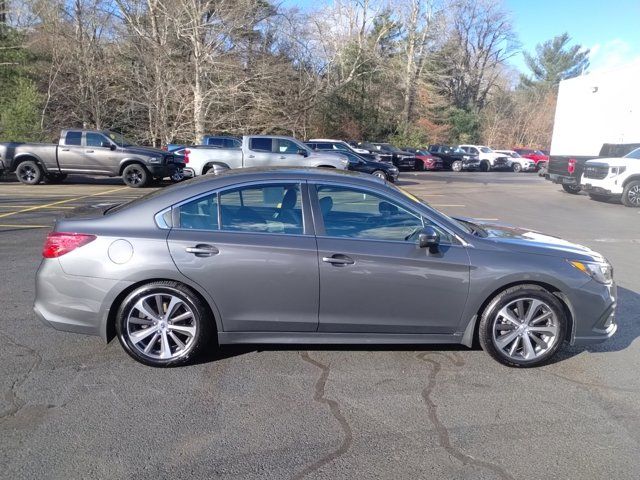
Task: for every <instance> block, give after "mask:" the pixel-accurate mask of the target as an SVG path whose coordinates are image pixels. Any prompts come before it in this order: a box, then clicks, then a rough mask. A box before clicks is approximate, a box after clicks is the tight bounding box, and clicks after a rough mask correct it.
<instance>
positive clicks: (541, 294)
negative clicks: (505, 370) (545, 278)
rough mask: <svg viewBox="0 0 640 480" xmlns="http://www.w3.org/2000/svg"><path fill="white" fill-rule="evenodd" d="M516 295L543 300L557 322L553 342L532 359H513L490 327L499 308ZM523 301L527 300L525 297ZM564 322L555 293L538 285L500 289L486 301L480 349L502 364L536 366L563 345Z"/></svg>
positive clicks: (565, 318)
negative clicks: (497, 341)
mask: <svg viewBox="0 0 640 480" xmlns="http://www.w3.org/2000/svg"><path fill="white" fill-rule="evenodd" d="M519 299H535V300H539V301H541V302H544V304H545V307H547V308H548V309H549V310H550V311H552V312H553V314H554V315H555V318H554V321H556V322H557V326H556V328H557V330H556V331H557V333H556V335H555V337H554V338H555V340H554V343H553V344H552V345H551V346H550V347H549V348H548V350H547V351H546V352H544V353H542V354H540V355H539V356H536V357H535V358H533V359H532V360H525V359H514V358H513V357H511V356H509V355H508V354H507V353H506V352H504V351H503V350H502V349H501V348H499V347H498V346H497V345H496V343H495V340H494V338H493V329H494V328H495V325H496V322H497V321H498V312H500V310H501V309H502V308H503V307H505V306H507V305H509V304H511V303H512V302H514V301H517V300H519ZM524 301H525V302H526V301H527V300H524ZM567 323H568V322H567V317H566V314H565V310H564V308H563V306H562V303H561V302H560V300H559V299H558V298H557V297H556V296H555V295H553V294H551V293H550V292H548V291H547V290H545V289H544V288H542V287H540V286H538V285H517V286H515V287H511V288H508V289H507V290H504V291H502V292H501V293H499V294H498V295H496V296H495V297H494V298H493V299H492V300H491V301H490V302H489V304H488V305H487V307H486V308H485V309H484V312H482V316H481V318H480V325H479V327H478V339H479V340H480V345H481V346H482V349H483V350H484V351H485V352H487V353H488V354H489V355H491V356H492V357H493V358H494V359H495V360H497V361H498V362H500V363H502V364H504V365H507V366H509V367H522V368H526V367H537V366H540V365H543V364H545V363H547V362H548V361H549V360H551V358H552V357H553V356H554V355H555V354H556V353H557V351H558V349H559V348H560V347H561V346H562V343H563V341H564V339H565V336H566V332H567ZM500 325H502V324H500ZM514 330H515V329H514ZM522 335H526V333H525V334H519V335H518V336H520V337H522ZM529 341H531V340H529ZM520 343H522V341H520ZM536 346H537V345H536Z"/></svg>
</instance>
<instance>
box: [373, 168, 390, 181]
mask: <svg viewBox="0 0 640 480" xmlns="http://www.w3.org/2000/svg"><path fill="white" fill-rule="evenodd" d="M371 175H373V176H374V177H378V178H381V179H382V180H386V179H387V174H386V173H384V172H383V171H382V170H376V171H375V172H373V173H371Z"/></svg>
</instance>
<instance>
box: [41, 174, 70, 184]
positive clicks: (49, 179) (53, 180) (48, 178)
mask: <svg viewBox="0 0 640 480" xmlns="http://www.w3.org/2000/svg"><path fill="white" fill-rule="evenodd" d="M66 179H67V174H66V173H51V174H48V175H45V176H44V179H43V182H44V183H47V184H50V185H55V184H57V183H62V182H64V181H65V180H66Z"/></svg>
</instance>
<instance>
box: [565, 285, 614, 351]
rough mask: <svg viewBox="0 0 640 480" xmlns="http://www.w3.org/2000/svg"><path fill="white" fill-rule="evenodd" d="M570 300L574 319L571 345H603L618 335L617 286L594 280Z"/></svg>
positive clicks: (575, 292)
mask: <svg viewBox="0 0 640 480" xmlns="http://www.w3.org/2000/svg"><path fill="white" fill-rule="evenodd" d="M568 300H569V306H570V310H571V314H572V317H573V331H572V332H571V339H570V343H571V345H591V344H594V343H601V342H604V341H605V340H607V339H609V338H611V337H612V336H613V335H614V334H615V333H616V331H617V329H618V324H617V323H616V318H615V312H616V305H617V288H616V285H615V283H613V284H611V285H603V284H601V283H598V282H596V281H595V280H591V281H589V282H588V283H587V284H586V285H584V286H583V287H581V288H580V289H579V290H574V291H573V292H572V293H571V295H570V297H569V298H568Z"/></svg>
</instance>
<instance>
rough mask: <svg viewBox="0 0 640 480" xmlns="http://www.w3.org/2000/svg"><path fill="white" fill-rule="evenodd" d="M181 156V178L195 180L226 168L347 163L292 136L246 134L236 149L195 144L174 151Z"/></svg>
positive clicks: (323, 165)
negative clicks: (197, 177)
mask: <svg viewBox="0 0 640 480" xmlns="http://www.w3.org/2000/svg"><path fill="white" fill-rule="evenodd" d="M174 153H175V154H176V155H181V156H183V157H184V162H185V167H184V175H185V176H187V177H195V176H199V175H204V174H206V173H207V172H209V173H215V172H217V171H220V170H225V169H229V168H244V167H275V166H284V167H291V166H294V167H295V166H298V167H328V168H339V169H343V170H344V169H346V168H347V167H348V165H349V160H348V159H347V158H346V157H344V156H343V155H340V154H339V153H337V152H336V153H333V152H331V153H328V152H327V153H325V152H323V153H320V152H315V151H313V150H311V149H310V148H309V147H307V146H306V145H305V144H304V143H302V142H300V141H299V140H296V139H295V138H292V137H284V136H273V135H247V136H244V137H242V144H241V145H240V146H239V147H236V148H220V147H210V146H206V145H196V146H193V147H184V148H180V149H178V150H175V151H174Z"/></svg>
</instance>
